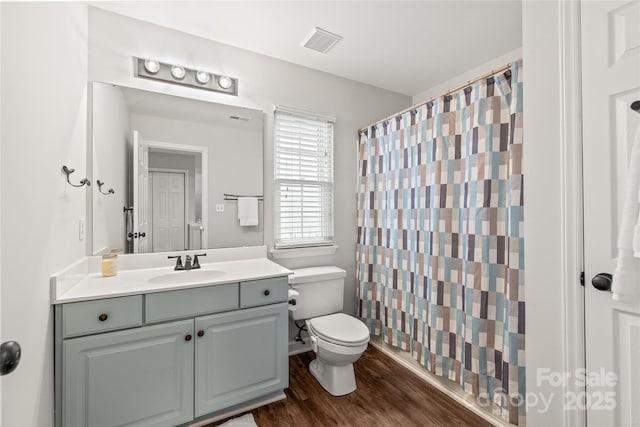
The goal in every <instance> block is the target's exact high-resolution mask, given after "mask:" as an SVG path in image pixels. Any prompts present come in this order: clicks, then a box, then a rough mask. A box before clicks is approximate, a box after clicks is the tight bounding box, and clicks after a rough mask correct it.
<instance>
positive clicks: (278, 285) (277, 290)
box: [240, 276, 289, 308]
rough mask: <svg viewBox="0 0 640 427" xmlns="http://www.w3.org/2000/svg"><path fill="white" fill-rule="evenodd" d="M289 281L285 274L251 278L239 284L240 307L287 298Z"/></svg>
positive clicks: (270, 302) (271, 302) (280, 300)
mask: <svg viewBox="0 0 640 427" xmlns="http://www.w3.org/2000/svg"><path fill="white" fill-rule="evenodd" d="M288 290H289V281H288V279H287V277H286V276H284V277H274V278H272V279H262V280H251V281H248V282H242V283H241V284H240V307H242V308H244V307H254V306H257V305H265V304H273V303H276V302H282V301H286V300H287V296H288Z"/></svg>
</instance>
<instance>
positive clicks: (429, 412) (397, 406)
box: [207, 345, 491, 427]
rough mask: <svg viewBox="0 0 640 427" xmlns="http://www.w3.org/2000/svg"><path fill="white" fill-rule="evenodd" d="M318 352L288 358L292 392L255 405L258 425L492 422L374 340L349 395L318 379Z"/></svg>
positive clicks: (358, 365)
mask: <svg viewBox="0 0 640 427" xmlns="http://www.w3.org/2000/svg"><path fill="white" fill-rule="evenodd" d="M314 357H315V354H314V353H313V352H308V353H302V354H298V355H295V356H291V357H290V358H289V383H290V385H289V388H288V389H286V390H285V393H286V395H287V398H286V399H284V400H281V401H278V402H275V403H272V404H269V405H266V406H263V407H260V408H257V409H254V410H253V411H251V413H252V414H253V417H254V419H255V420H256V423H257V424H258V427H271V426H278V427H285V426H291V427H304V426H309V427H315V426H363V427H365V426H366V427H371V426H402V427H408V426H447V427H448V426H470V427H471V426H472V427H480V426H491V424H490V423H488V422H487V421H485V420H484V419H483V418H481V417H479V416H478V415H476V414H474V413H473V412H471V411H469V410H467V409H466V408H464V407H463V406H461V405H460V404H458V403H457V402H455V401H454V400H452V399H451V398H449V397H448V396H446V395H444V394H443V393H441V392H440V391H438V390H437V389H436V388H434V387H433V386H431V385H429V384H428V383H426V382H425V381H423V380H422V379H420V378H418V377H417V376H415V375H414V374H413V373H411V371H409V370H408V369H406V368H404V367H403V366H401V365H400V364H398V363H397V362H395V361H394V360H393V359H391V358H389V357H388V356H386V355H385V354H384V353H382V352H381V351H379V350H377V349H376V348H375V347H372V346H371V345H370V346H369V349H368V350H367V351H366V352H365V353H364V354H363V355H362V357H361V358H360V359H359V360H358V361H357V362H356V363H355V365H354V367H355V373H356V382H357V385H358V388H357V390H356V391H355V392H353V393H351V394H348V395H346V396H341V397H334V396H331V395H330V394H329V393H327V392H326V391H325V390H324V389H323V388H322V386H320V384H318V382H317V381H316V379H315V378H314V377H313V376H312V375H311V373H310V372H309V369H308V366H309V363H310V362H311V361H312V360H313V359H314ZM237 416H240V414H239V415H237ZM225 421H226V420H221V421H219V422H217V423H215V424H211V425H210V426H214V425H219V424H222V423H224V422H225ZM210 426H207V427H210Z"/></svg>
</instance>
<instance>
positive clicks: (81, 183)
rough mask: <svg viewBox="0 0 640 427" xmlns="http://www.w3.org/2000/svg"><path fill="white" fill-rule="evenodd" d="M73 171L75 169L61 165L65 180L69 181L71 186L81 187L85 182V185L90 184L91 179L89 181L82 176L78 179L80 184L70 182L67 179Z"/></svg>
mask: <svg viewBox="0 0 640 427" xmlns="http://www.w3.org/2000/svg"><path fill="white" fill-rule="evenodd" d="M75 171H76V170H75V169H69V168H68V167H66V166H62V172H64V173H66V174H67V182H68V183H69V185H70V186H72V187H82V186H84V185H85V184H86V186H87V187H89V186H91V181H89V180H88V179H87V178H82V179H81V180H80V184H72V183H71V181H69V175H71V174H72V173H74V172H75Z"/></svg>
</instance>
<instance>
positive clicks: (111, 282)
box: [52, 258, 292, 304]
mask: <svg viewBox="0 0 640 427" xmlns="http://www.w3.org/2000/svg"><path fill="white" fill-rule="evenodd" d="M201 267H202V268H201V269H197V270H190V271H177V272H175V273H174V270H173V267H160V268H144V269H132V270H124V271H120V272H118V274H117V275H115V276H112V277H102V274H100V273H89V274H86V275H82V277H77V276H76V277H77V280H75V281H76V282H77V283H75V284H74V285H72V286H71V287H69V288H68V289H64V290H62V291H61V292H60V294H57V293H55V294H54V295H52V303H53V304H64V303H69V302H76V301H87V300H94V299H100V298H112V297H118V296H124V295H138V294H146V293H151V292H164V291H173V290H177V289H187V288H195V287H201V286H211V285H220V284H223V283H234V282H241V281H247V280H258V279H267V278H270V277H279V276H287V275H289V274H291V273H292V271H291V270H289V269H286V268H284V267H282V266H281V265H278V264H276V263H275V262H273V261H270V260H268V259H267V258H253V259H243V260H234V261H224V262H212V263H206V264H201ZM206 270H214V271H218V272H220V275H219V276H216V277H214V278H208V279H206V280H205V281H203V280H202V279H196V280H193V279H190V277H189V273H191V272H197V271H206ZM170 273H174V274H176V275H178V274H179V275H180V279H181V280H180V283H179V284H175V283H169V284H167V283H153V282H150V280H151V279H152V278H154V277H157V276H160V275H164V274H170ZM182 276H184V281H182ZM200 277H202V276H200ZM52 280H53V281H54V283H55V280H56V277H53V278H52ZM54 289H55V286H54Z"/></svg>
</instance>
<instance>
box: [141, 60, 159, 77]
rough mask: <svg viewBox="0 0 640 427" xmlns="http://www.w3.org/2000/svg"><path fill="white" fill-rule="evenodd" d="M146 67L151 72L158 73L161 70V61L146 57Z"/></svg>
mask: <svg viewBox="0 0 640 427" xmlns="http://www.w3.org/2000/svg"><path fill="white" fill-rule="evenodd" d="M144 69H145V70H147V72H149V73H151V74H156V73H157V72H158V71H160V63H159V62H158V61H155V60H153V59H145V61H144Z"/></svg>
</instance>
